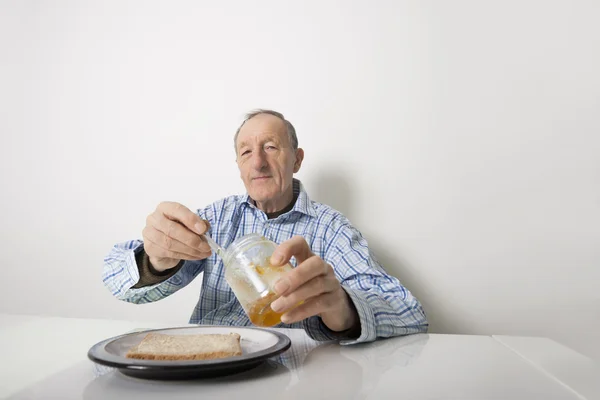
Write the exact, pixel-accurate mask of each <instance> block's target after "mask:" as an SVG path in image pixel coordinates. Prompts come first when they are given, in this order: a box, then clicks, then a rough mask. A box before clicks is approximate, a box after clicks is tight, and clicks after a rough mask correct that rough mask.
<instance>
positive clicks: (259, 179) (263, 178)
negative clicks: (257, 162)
mask: <svg viewBox="0 0 600 400" xmlns="http://www.w3.org/2000/svg"><path fill="white" fill-rule="evenodd" d="M269 178H270V176H266V175H265V176H257V177H256V178H252V180H253V181H264V180H265V179H269Z"/></svg>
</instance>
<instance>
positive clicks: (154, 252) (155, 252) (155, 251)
mask: <svg viewBox="0 0 600 400" xmlns="http://www.w3.org/2000/svg"><path fill="white" fill-rule="evenodd" d="M144 251H146V253H147V254H148V255H149V256H152V257H156V258H173V259H176V260H203V259H205V258H208V257H210V255H211V253H200V254H199V255H192V254H186V253H180V252H177V251H171V250H167V249H164V248H162V247H161V246H160V245H159V244H158V243H154V242H153V241H152V240H147V241H145V242H144Z"/></svg>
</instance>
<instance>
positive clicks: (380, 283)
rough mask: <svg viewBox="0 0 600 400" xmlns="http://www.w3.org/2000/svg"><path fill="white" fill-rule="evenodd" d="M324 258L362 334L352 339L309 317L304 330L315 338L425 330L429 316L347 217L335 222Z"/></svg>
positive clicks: (351, 341)
mask: <svg viewBox="0 0 600 400" xmlns="http://www.w3.org/2000/svg"><path fill="white" fill-rule="evenodd" d="M327 242H328V243H330V245H329V246H328V250H327V251H326V253H325V255H324V257H323V258H324V260H325V261H326V262H328V263H329V264H331V265H332V266H333V268H334V271H335V274H336V276H337V278H338V280H339V281H340V282H341V284H342V287H343V289H344V290H345V291H346V293H347V294H348V296H349V298H350V299H351V300H352V302H353V303H354V306H355V307H356V311H357V313H358V317H359V319H360V335H359V336H358V338H354V339H350V338H347V337H344V336H343V335H341V336H340V335H339V334H337V333H336V332H332V331H330V330H329V329H328V328H327V327H326V326H325V325H324V324H323V322H322V321H321V320H320V319H317V318H313V319H309V320H307V322H306V323H305V329H306V331H307V333H308V335H309V336H311V337H312V338H313V339H315V340H340V343H341V344H354V343H361V342H370V341H374V340H375V339H376V338H379V337H392V336H400V335H408V334H413V333H422V332H426V331H427V328H428V323H427V318H426V316H425V312H424V310H423V307H422V306H421V304H420V302H419V301H418V300H417V299H416V298H415V297H414V296H413V295H412V294H411V293H410V291H409V290H408V289H406V288H405V287H404V286H403V285H402V284H401V283H400V281H399V280H398V279H396V278H395V277H393V276H391V275H389V274H388V273H386V272H385V270H384V269H383V267H382V266H381V265H380V264H379V263H378V262H377V260H376V259H375V257H374V256H373V254H372V252H371V251H370V249H369V247H368V244H367V241H366V240H365V239H364V238H363V237H362V235H361V233H360V232H359V231H358V230H357V229H356V228H354V227H353V226H351V225H350V223H349V222H348V221H347V220H345V221H343V222H342V223H338V224H333V225H332V236H331V237H330V238H327Z"/></svg>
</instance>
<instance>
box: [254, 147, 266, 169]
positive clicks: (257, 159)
mask: <svg viewBox="0 0 600 400" xmlns="http://www.w3.org/2000/svg"><path fill="white" fill-rule="evenodd" d="M252 166H253V167H254V168H255V169H256V170H261V169H263V168H265V167H266V166H267V155H266V154H265V152H264V151H262V150H259V151H255V152H253V153H252Z"/></svg>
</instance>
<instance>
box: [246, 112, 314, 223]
mask: <svg viewBox="0 0 600 400" xmlns="http://www.w3.org/2000/svg"><path fill="white" fill-rule="evenodd" d="M236 151H237V164H238V168H239V169H240V176H241V178H242V180H243V181H244V185H245V186H246V190H247V191H248V194H249V195H250V197H251V198H252V199H253V200H254V201H256V204H257V206H258V207H259V208H261V209H263V211H265V212H274V211H278V210H280V209H281V208H284V207H285V206H287V204H288V203H289V202H290V201H291V200H292V199H291V198H290V194H291V193H292V180H293V175H294V173H295V172H298V170H299V169H300V165H301V164H302V158H303V152H302V149H298V150H296V151H294V150H293V149H292V147H291V144H290V141H289V137H288V134H287V129H286V126H285V123H284V122H283V121H282V120H280V119H279V118H277V117H275V116H273V115H269V114H259V115H257V116H255V117H253V118H251V119H250V120H248V121H246V123H245V124H244V125H243V126H242V129H240V133H239V135H238V138H237V143H236ZM282 202H285V204H281V203H282ZM266 208H268V209H266Z"/></svg>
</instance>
